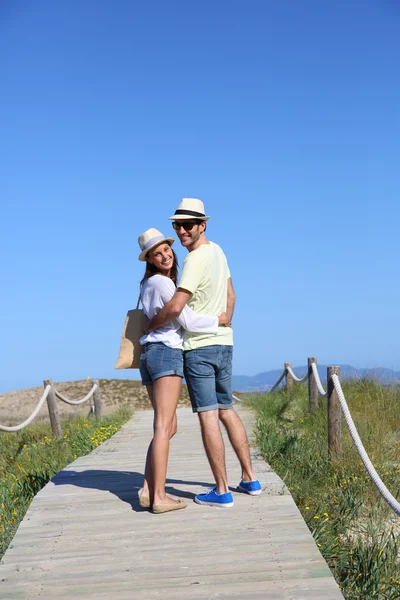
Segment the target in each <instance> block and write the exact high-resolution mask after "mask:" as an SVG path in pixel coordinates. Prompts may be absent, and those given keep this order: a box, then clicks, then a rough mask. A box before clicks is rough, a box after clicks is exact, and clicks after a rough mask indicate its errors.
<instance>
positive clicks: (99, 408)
mask: <svg viewBox="0 0 400 600" xmlns="http://www.w3.org/2000/svg"><path fill="white" fill-rule="evenodd" d="M92 381H93V384H96V385H97V388H96V389H95V390H94V393H93V397H94V414H95V416H96V421H100V419H101V418H102V416H103V405H102V403H101V396H100V384H99V380H98V379H93V380H92Z"/></svg>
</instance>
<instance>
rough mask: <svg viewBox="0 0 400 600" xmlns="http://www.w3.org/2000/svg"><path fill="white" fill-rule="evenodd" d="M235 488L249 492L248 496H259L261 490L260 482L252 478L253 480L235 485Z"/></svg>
mask: <svg viewBox="0 0 400 600" xmlns="http://www.w3.org/2000/svg"><path fill="white" fill-rule="evenodd" d="M237 489H238V490H239V491H241V492H246V494H250V496H259V495H260V494H261V492H262V488H261V483H260V482H259V481H258V479H253V481H243V479H242V481H241V482H240V483H239V485H238V486H237Z"/></svg>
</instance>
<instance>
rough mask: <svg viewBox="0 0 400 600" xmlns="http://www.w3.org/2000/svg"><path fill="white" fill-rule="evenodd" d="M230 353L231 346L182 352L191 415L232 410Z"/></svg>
mask: <svg viewBox="0 0 400 600" xmlns="http://www.w3.org/2000/svg"><path fill="white" fill-rule="evenodd" d="M232 351H233V348H232V346H205V347H204V348H197V349H195V350H187V351H186V352H184V353H183V356H184V373H185V380H186V383H187V386H188V390H189V396H190V401H191V403H192V409H193V412H203V411H206V410H216V409H218V408H222V409H225V408H232V406H233V402H232Z"/></svg>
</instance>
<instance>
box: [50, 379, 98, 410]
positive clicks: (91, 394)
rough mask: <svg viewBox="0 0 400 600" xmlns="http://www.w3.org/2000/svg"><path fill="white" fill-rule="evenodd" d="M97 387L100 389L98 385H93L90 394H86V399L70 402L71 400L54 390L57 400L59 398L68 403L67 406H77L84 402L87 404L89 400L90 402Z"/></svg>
mask: <svg viewBox="0 0 400 600" xmlns="http://www.w3.org/2000/svg"><path fill="white" fill-rule="evenodd" d="M97 387H98V386H97V383H95V384H93V387H92V389H91V390H90V392H89V393H88V394H86V396H85V397H84V398H82V400H70V399H69V398H66V397H65V396H63V395H62V394H60V392H57V390H54V393H55V395H56V396H57V398H59V399H60V400H62V401H63V402H66V404H74V405H77V404H83V403H84V402H86V401H87V400H89V398H91V397H92V396H93V394H94V392H95V391H96V388H97Z"/></svg>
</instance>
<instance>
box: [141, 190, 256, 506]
mask: <svg viewBox="0 0 400 600" xmlns="http://www.w3.org/2000/svg"><path fill="white" fill-rule="evenodd" d="M169 218H170V220H172V221H173V223H172V226H173V228H174V230H175V231H176V234H177V235H178V237H179V240H180V242H181V244H182V246H184V247H185V248H187V250H188V251H189V254H188V255H187V256H186V258H185V260H184V264H183V270H182V274H181V277H180V279H179V283H178V282H177V279H178V263H177V259H176V255H175V253H174V251H173V250H172V247H171V246H172V244H173V243H174V238H171V237H165V236H163V235H162V233H160V232H159V231H157V229H148V230H147V231H145V232H144V233H142V234H141V235H140V236H139V240H138V241H139V246H140V249H141V252H140V255H139V260H141V261H146V271H145V274H144V277H143V279H142V282H141V300H142V305H143V311H144V314H145V316H146V317H147V318H148V319H149V323H148V325H147V331H148V332H149V333H147V334H146V335H144V336H143V337H142V338H141V340H140V343H141V344H142V346H143V349H142V355H141V358H140V374H141V378H142V383H143V385H145V386H146V387H147V391H148V394H149V397H150V400H151V403H152V406H153V409H154V436H153V439H152V441H151V442H150V445H149V448H148V451H147V457H146V466H145V474H144V484H143V488H141V489H140V490H139V503H140V505H141V506H143V507H150V506H152V509H153V512H154V513H164V512H169V511H172V510H179V509H181V508H186V506H187V504H186V503H185V502H183V501H182V500H176V499H174V498H171V497H169V496H168V495H167V494H166V492H165V481H166V475H167V463H168V452H169V440H170V439H171V437H172V436H173V435H175V433H176V431H177V421H176V407H177V404H178V400H179V395H180V391H181V383H182V378H183V377H185V379H186V383H187V386H188V390H189V395H190V400H191V403H192V408H193V412H197V414H198V416H199V420H200V427H201V434H202V439H203V444H204V447H205V450H206V454H207V457H208V461H209V463H210V467H211V470H212V473H213V475H214V478H215V483H216V485H215V487H214V488H213V489H211V490H209V491H207V492H205V493H203V494H198V495H197V496H196V497H195V502H197V503H198V504H206V505H209V506H219V507H223V508H228V507H231V506H233V497H232V494H231V492H230V491H229V488H228V480H227V474H226V466H225V448H224V442H223V438H222V434H221V430H220V427H219V421H222V423H223V424H224V426H225V428H226V430H227V432H228V437H229V440H230V442H231V444H232V446H233V449H234V451H235V453H236V455H237V457H238V459H239V462H240V465H241V468H242V480H241V481H240V484H239V486H238V489H239V490H240V491H242V492H246V493H248V494H250V495H258V494H260V493H261V485H260V483H259V481H258V480H257V479H256V478H255V477H254V473H253V470H252V465H251V459H250V451H249V445H248V441H247V436H246V431H245V428H244V426H243V423H242V421H241V419H240V417H239V416H238V415H237V414H236V412H235V410H234V409H233V404H232V389H231V376H232V347H233V335H232V328H231V327H230V322H231V319H232V315H233V310H234V305H235V293H234V290H233V286H232V280H231V276H230V272H229V268H228V264H227V260H226V257H225V255H224V253H223V252H222V250H221V248H220V247H219V246H218V245H217V244H214V243H213V242H209V241H208V240H207V238H206V235H205V232H206V228H207V221H208V219H209V217H208V216H206V215H205V212H204V205H203V203H202V202H201V200H198V199H196V198H183V200H182V202H181V203H180V205H179V206H178V208H177V209H176V211H175V214H174V215H173V216H172V217H169ZM182 350H183V352H182Z"/></svg>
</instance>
